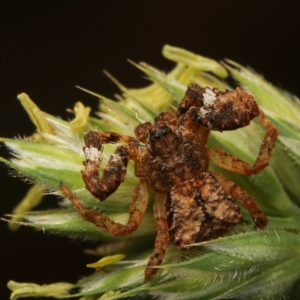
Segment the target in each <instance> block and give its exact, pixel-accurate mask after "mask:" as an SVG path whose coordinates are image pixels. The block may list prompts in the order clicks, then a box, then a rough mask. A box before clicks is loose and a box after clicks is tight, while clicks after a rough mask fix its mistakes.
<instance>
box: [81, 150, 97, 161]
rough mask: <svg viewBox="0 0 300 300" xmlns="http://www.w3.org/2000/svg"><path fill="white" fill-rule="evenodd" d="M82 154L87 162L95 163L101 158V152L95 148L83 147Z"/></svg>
mask: <svg viewBox="0 0 300 300" xmlns="http://www.w3.org/2000/svg"><path fill="white" fill-rule="evenodd" d="M84 154H85V157H86V159H87V160H91V161H97V160H99V159H100V158H101V151H99V150H98V149H97V148H95V147H91V148H88V147H85V149H84Z"/></svg>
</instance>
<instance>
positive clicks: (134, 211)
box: [61, 181, 148, 236]
mask: <svg viewBox="0 0 300 300" xmlns="http://www.w3.org/2000/svg"><path fill="white" fill-rule="evenodd" d="M61 191H62V193H63V195H64V196H65V197H66V198H68V199H70V201H71V202H72V204H73V206H74V208H75V209H76V210H77V212H78V214H79V215H80V216H81V218H82V219H83V220H86V221H89V222H91V223H93V224H95V225H96V226H97V227H100V228H101V229H102V230H103V231H104V232H108V233H110V234H112V235H114V236H124V235H130V234H131V233H132V232H133V231H135V230H136V229H137V228H138V227H139V225H140V224H141V222H142V220H143V217H144V215H145V211H146V209H147V205H148V190H147V185H146V184H145V182H144V181H140V183H139V184H138V185H137V186H136V187H135V189H134V193H133V196H132V199H131V204H130V212H129V220H128V222H127V224H126V225H123V224H120V223H116V222H114V221H113V220H112V219H110V218H109V217H107V216H106V215H104V214H101V213H99V212H97V211H95V210H93V209H85V207H84V205H83V203H82V201H81V199H80V198H79V197H78V196H77V195H76V194H74V193H73V192H72V191H71V190H70V189H69V188H68V187H67V186H66V185H64V184H61Z"/></svg>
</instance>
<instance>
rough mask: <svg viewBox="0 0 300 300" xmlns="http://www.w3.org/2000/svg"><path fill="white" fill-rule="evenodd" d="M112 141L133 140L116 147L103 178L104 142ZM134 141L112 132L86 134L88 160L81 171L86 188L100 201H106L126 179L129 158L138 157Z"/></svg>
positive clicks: (85, 150)
mask: <svg viewBox="0 0 300 300" xmlns="http://www.w3.org/2000/svg"><path fill="white" fill-rule="evenodd" d="M112 141H113V142H117V141H126V142H129V141H131V142H130V143H129V144H128V145H121V146H118V147H117V148H116V150H115V152H114V154H112V156H111V157H110V159H109V161H108V163H107V166H106V167H105V169H104V171H103V175H102V178H99V169H100V165H101V154H102V143H109V142H112ZM132 141H136V140H135V139H134V138H132V137H129V136H125V135H119V134H117V133H110V132H94V131H91V132H89V133H88V134H87V135H86V136H85V143H86V146H85V147H84V148H83V149H84V153H85V156H86V161H85V162H84V167H85V168H84V169H83V170H82V171H81V173H82V178H83V180H84V182H85V187H86V189H87V190H88V191H90V193H91V194H92V195H93V196H94V197H96V198H97V199H99V200H100V201H104V200H105V199H106V198H107V197H108V196H109V195H111V194H112V193H113V192H115V191H116V189H117V188H118V187H119V185H120V184H121V183H122V182H123V181H124V178H125V175H126V168H127V165H128V161H129V159H133V160H135V159H136V158H137V157H138V155H139V151H138V144H137V143H135V142H132Z"/></svg>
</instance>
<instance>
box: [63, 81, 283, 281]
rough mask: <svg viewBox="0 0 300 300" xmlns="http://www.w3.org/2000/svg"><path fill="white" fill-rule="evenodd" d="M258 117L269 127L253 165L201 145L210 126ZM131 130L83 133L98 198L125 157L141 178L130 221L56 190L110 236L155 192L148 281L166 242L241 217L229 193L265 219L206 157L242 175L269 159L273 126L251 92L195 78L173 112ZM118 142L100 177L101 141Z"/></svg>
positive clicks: (187, 240)
mask: <svg viewBox="0 0 300 300" xmlns="http://www.w3.org/2000/svg"><path fill="white" fill-rule="evenodd" d="M255 117H258V119H259V121H260V123H261V124H262V125H263V126H264V127H265V128H266V134H265V137H264V139H263V141H262V143H261V146H260V150H259V153H258V156H257V158H256V161H255V163H254V164H253V165H250V164H248V163H246V162H244V161H242V160H241V159H239V158H238V157H235V156H233V155H231V154H229V153H227V152H225V151H223V150H221V149H209V148H206V147H205V144H206V141H207V138H208V136H209V133H210V131H211V130H217V131H223V130H234V129H238V128H240V127H244V126H246V125H248V124H249V123H250V121H251V120H252V119H253V118H255ZM135 135H136V138H133V137H130V136H125V135H120V134H117V133H111V132H93V131H91V132H89V133H88V134H87V135H85V143H86V146H85V147H84V153H85V155H86V161H85V162H84V166H85V168H84V170H82V176H83V180H84V182H85V185H86V188H87V189H88V190H89V191H90V192H91V193H92V194H93V195H94V196H95V197H96V198H98V199H99V200H100V201H104V200H105V199H106V198H107V197H108V196H109V195H111V194H112V193H113V192H115V191H116V190H117V188H118V187H119V185H120V184H121V183H122V182H123V181H124V178H125V175H126V168H127V164H128V161H129V160H133V161H135V173H136V176H137V177H139V178H140V183H139V184H138V186H137V187H136V188H135V190H134V194H133V197H132V201H131V205H130V213H129V220H128V223H127V224H125V225H123V224H119V223H116V222H114V221H113V220H111V219H110V218H108V217H107V216H105V215H103V214H101V213H99V212H96V211H94V210H87V209H85V208H84V205H83V203H82V201H81V199H80V198H79V197H78V196H76V195H75V194H74V193H72V191H71V190H70V189H68V187H66V186H65V185H63V184H62V186H61V189H62V192H63V194H64V195H65V196H66V197H67V198H69V199H70V200H71V202H72V204H73V206H74V208H75V209H76V210H77V212H78V213H79V214H80V215H81V217H82V218H83V219H84V220H87V221H89V222H92V223H94V224H95V225H96V226H98V227H100V228H101V229H102V230H103V231H105V232H109V233H111V234H112V235H115V236H119V235H129V234H131V233H132V232H133V231H134V230H136V229H137V228H138V226H139V225H140V223H141V222H142V219H143V216H144V214H145V211H146V209H147V205H148V193H147V189H149V188H150V189H153V190H154V191H155V192H157V195H156V197H155V202H154V206H153V214H154V220H155V226H156V231H157V236H156V240H155V249H154V251H153V253H152V255H151V256H150V258H149V261H148V265H147V268H146V269H145V281H146V282H147V281H149V280H151V279H152V278H153V277H155V275H156V273H157V271H158V268H157V267H158V266H159V265H160V264H161V263H162V261H163V258H164V255H165V251H166V249H167V246H168V244H169V241H171V242H172V243H174V244H175V245H176V246H177V247H178V248H179V249H181V250H188V249H190V248H191V247H192V245H193V244H195V243H199V242H202V241H207V240H210V239H215V238H218V237H220V236H223V235H224V234H226V233H227V232H228V231H230V230H231V229H232V228H233V227H234V226H235V225H236V224H238V223H239V222H240V221H241V219H242V215H241V213H240V208H239V206H238V205H236V204H235V203H234V200H233V198H234V199H235V200H237V201H239V202H240V203H241V204H242V205H243V206H244V207H245V208H246V209H247V210H248V211H249V213H250V214H251V216H252V218H253V220H254V222H255V224H256V226H257V227H259V228H264V227H265V226H266V225H267V223H268V220H267V218H266V217H265V215H264V213H263V211H262V210H261V209H260V208H259V206H258V204H257V203H256V201H255V200H254V198H253V197H251V196H250V195H248V194H247V193H246V192H245V191H244V190H242V189H241V188H240V187H238V186H237V185H235V184H234V183H233V182H232V181H230V180H228V179H226V178H225V177H224V176H222V175H220V174H217V173H215V172H213V171H211V170H208V163H209V160H212V161H213V162H214V163H215V164H217V165H218V166H220V167H222V168H224V169H226V170H229V171H232V172H236V173H239V174H244V175H252V174H256V173H259V172H260V171H261V170H263V169H264V168H265V167H266V166H267V165H268V164H269V159H270V156H271V155H272V149H273V147H274V145H275V141H276V137H277V135H278V131H277V129H276V128H275V126H274V125H273V124H272V123H271V122H270V121H269V120H268V119H267V118H266V117H265V115H264V113H263V112H262V110H261V109H260V108H259V107H258V105H257V103H256V102H255V100H254V98H253V97H252V96H251V95H249V94H247V93H246V92H244V91H242V90H241V89H240V88H237V89H236V90H235V91H226V92H220V91H219V90H218V89H215V88H214V89H210V88H201V87H199V86H197V85H196V84H192V85H190V86H189V87H188V89H187V92H186V94H185V96H184V98H183V100H182V102H181V104H180V105H179V107H178V111H177V116H175V115H174V114H173V113H172V112H170V111H166V112H162V113H161V114H159V115H158V116H157V117H156V118H155V121H154V124H151V123H149V122H146V123H143V124H140V125H139V126H137V127H136V128H135ZM118 141H121V142H124V143H126V144H125V145H121V146H118V147H117V148H116V150H115V152H114V154H113V155H112V156H111V158H110V160H109V162H108V164H107V166H106V167H105V169H104V171H103V175H102V177H101V178H100V177H99V169H100V164H101V153H102V151H103V149H102V147H103V144H105V143H113V142H118Z"/></svg>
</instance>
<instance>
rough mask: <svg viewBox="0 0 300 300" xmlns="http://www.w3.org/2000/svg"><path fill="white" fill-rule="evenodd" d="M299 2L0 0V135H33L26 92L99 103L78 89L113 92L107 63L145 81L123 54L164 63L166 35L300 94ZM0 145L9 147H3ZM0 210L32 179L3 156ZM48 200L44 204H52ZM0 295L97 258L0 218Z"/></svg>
mask: <svg viewBox="0 0 300 300" xmlns="http://www.w3.org/2000/svg"><path fill="white" fill-rule="evenodd" d="M292 3H296V1H294V2H293V1H216V0H210V1H190V0H185V1H165V0H161V1H138V0H135V1H133V0H111V1H67V0H65V1H3V0H1V2H0V62H1V63H0V97H1V98H0V104H1V108H0V129H1V133H0V136H2V137H17V136H24V135H29V134H32V133H33V131H34V126H33V125H32V124H31V122H30V120H29V118H28V117H27V115H26V113H25V112H24V110H23V108H22V107H21V105H20V103H19V101H18V100H17V99H16V96H17V94H19V93H21V92H26V93H28V94H29V95H30V97H31V98H32V99H33V100H34V101H35V102H36V103H37V104H38V105H39V107H40V108H41V109H42V110H44V111H46V112H48V113H51V114H54V115H60V116H62V117H63V118H70V117H71V115H69V114H68V113H67V112H66V111H65V109H66V108H71V107H73V104H74V103H75V102H76V101H78V100H81V101H83V102H84V103H85V104H87V105H89V106H91V107H92V108H94V109H96V107H97V99H96V98H93V97H92V96H90V95H88V94H85V93H83V92H82V91H80V90H78V89H76V88H75V85H80V86H82V87H85V88H87V89H89V90H92V91H95V92H98V93H101V94H103V95H106V96H107V97H111V98H112V97H113V94H114V93H115V92H118V89H117V88H116V87H115V86H114V84H113V83H112V82H110V81H109V80H108V79H107V78H106V77H105V75H104V74H103V73H102V71H103V69H106V70H108V71H109V72H110V73H112V74H113V75H114V76H115V77H117V78H118V79H119V80H120V81H121V82H122V83H124V84H125V85H126V86H129V87H142V86H144V85H147V84H148V83H147V81H145V80H144V79H143V78H142V74H141V73H140V72H139V71H137V70H136V69H135V68H134V67H133V66H131V65H130V64H129V63H128V62H127V59H131V60H133V61H135V62H139V61H145V62H147V63H149V64H151V65H153V66H155V67H158V68H160V69H161V70H166V71H168V70H170V69H171V68H172V66H173V63H172V62H170V61H167V60H166V59H165V58H163V57H162V55H161V49H162V47H163V45H164V44H166V43H167V44H170V45H174V46H179V47H183V48H185V49H188V50H190V51H193V52H195V53H199V54H202V55H204V56H207V57H211V58H214V59H217V60H220V59H223V58H231V59H233V60H235V61H237V62H239V63H241V64H243V65H249V66H251V67H252V68H254V69H255V70H256V71H257V72H259V73H261V74H264V76H265V78H267V79H268V80H269V81H271V82H272V83H274V84H276V85H277V86H279V87H282V88H284V89H287V90H288V91H290V92H292V93H294V94H296V95H298V96H299V95H300V85H299V67H300V58H299V48H298V47H299V41H300V27H299V8H300V4H292ZM0 151H1V154H2V155H6V152H5V150H4V149H3V147H1V148H0ZM0 176H1V181H0V184H1V201H0V217H3V216H4V214H5V213H9V212H11V210H12V208H13V207H14V206H15V205H16V204H17V203H18V201H19V200H20V199H21V198H22V197H23V195H24V194H25V192H26V191H27V189H28V187H29V185H28V184H26V183H24V182H22V181H20V180H19V179H16V178H11V177H10V176H8V170H7V168H6V167H5V166H3V165H0ZM55 205H56V199H55V198H50V199H46V200H45V203H44V204H43V206H42V207H45V206H48V207H55ZM0 230H1V235H0V269H1V276H0V278H1V280H0V298H1V299H8V297H9V296H8V295H9V291H8V290H7V288H6V282H7V281H8V280H9V279H13V280H15V281H19V282H26V281H27V282H37V283H39V284H42V283H51V282H57V281H70V282H74V281H76V280H77V279H79V278H80V277H81V276H84V275H86V274H88V273H89V272H90V271H89V270H88V269H87V268H86V267H85V264H86V263H88V262H91V261H93V260H94V257H89V256H87V255H84V254H83V249H84V248H85V247H87V246H91V245H90V244H84V243H78V242H74V241H70V240H68V239H67V238H62V237H56V236H52V235H48V234H43V233H41V232H35V231H33V230H31V229H30V228H22V229H21V230H19V231H17V232H10V231H9V230H8V228H7V224H6V223H5V222H2V221H1V222H0Z"/></svg>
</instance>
